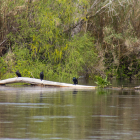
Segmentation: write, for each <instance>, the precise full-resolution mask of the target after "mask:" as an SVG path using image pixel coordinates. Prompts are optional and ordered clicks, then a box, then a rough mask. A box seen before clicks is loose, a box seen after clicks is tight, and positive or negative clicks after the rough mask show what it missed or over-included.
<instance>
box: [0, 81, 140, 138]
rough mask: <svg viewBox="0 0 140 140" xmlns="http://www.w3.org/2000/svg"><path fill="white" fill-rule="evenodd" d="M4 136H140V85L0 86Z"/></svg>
mask: <svg viewBox="0 0 140 140" xmlns="http://www.w3.org/2000/svg"><path fill="white" fill-rule="evenodd" d="M112 83H113V82H112ZM122 83H123V84H124V83H125V84H124V86H127V87H134V86H138V85H140V82H139V81H135V82H133V83H130V82H128V81H123V82H122V81H120V83H119V82H118V83H115V82H114V83H113V85H114V86H117V85H118V86H121V85H122ZM90 85H91V84H90ZM0 139H2V140H15V139H16V140H21V139H24V140H43V139H44V140H46V139H47V140H48V139H50V140H51V139H52V140H58V139H60V140H120V139H121V140H139V139H140V91H139V90H112V89H96V90H70V89H69V90H67V88H43V87H0Z"/></svg>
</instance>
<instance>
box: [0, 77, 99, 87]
mask: <svg viewBox="0 0 140 140" xmlns="http://www.w3.org/2000/svg"><path fill="white" fill-rule="evenodd" d="M12 83H29V84H31V85H39V86H54V87H70V88H77V89H95V88H96V86H87V85H73V84H68V83H60V82H54V81H47V80H42V81H41V80H40V79H36V78H29V77H15V78H9V79H5V80H1V81H0V85H5V84H12Z"/></svg>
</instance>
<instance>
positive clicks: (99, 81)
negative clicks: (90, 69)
mask: <svg viewBox="0 0 140 140" xmlns="http://www.w3.org/2000/svg"><path fill="white" fill-rule="evenodd" d="M95 78H96V80H97V81H96V82H95V83H96V84H97V85H98V86H99V87H101V88H104V87H106V86H109V85H111V84H110V82H109V81H108V80H107V76H106V78H102V77H101V76H95Z"/></svg>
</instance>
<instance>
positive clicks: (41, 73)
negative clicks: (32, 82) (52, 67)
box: [40, 71, 44, 81]
mask: <svg viewBox="0 0 140 140" xmlns="http://www.w3.org/2000/svg"><path fill="white" fill-rule="evenodd" d="M43 78H44V74H43V71H42V72H40V80H41V81H42V80H43Z"/></svg>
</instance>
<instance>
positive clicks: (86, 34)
mask: <svg viewBox="0 0 140 140" xmlns="http://www.w3.org/2000/svg"><path fill="white" fill-rule="evenodd" d="M139 6H140V3H139V1H138V0H136V1H128V0H116V1H114V0H106V1H104V0H98V1H97V0H89V1H87V0H69V1H68V0H47V1H46V0H39V1H38V0H27V1H24V0H19V1H16V0H14V1H8V0H2V1H1V7H0V11H1V15H0V18H1V19H2V22H1V23H0V26H1V28H0V30H1V34H0V42H1V43H0V48H1V49H0V51H1V50H2V51H1V52H2V55H1V56H2V57H1V58H0V60H1V61H2V62H3V63H4V64H5V65H4V66H3V65H2V66H1V67H3V69H2V70H0V76H1V77H2V78H8V77H13V76H14V75H15V71H16V70H17V68H18V69H19V70H20V72H21V71H22V72H21V73H22V75H23V76H29V77H36V78H39V73H40V72H41V71H42V70H43V71H44V75H45V76H46V77H45V79H49V80H59V81H64V79H65V78H69V79H72V77H73V76H75V77H78V76H80V75H84V76H86V77H92V78H93V77H94V75H100V76H102V77H105V75H108V77H116V78H136V77H137V78H138V77H139V69H140V61H139V52H140V51H139V50H140V49H139V37H140V34H139V27H140V26H139V25H140V21H139V13H140V10H139ZM3 50H7V53H6V54H5V51H3ZM1 52H0V53H1ZM3 52H4V53H3ZM4 54H5V55H4Z"/></svg>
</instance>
